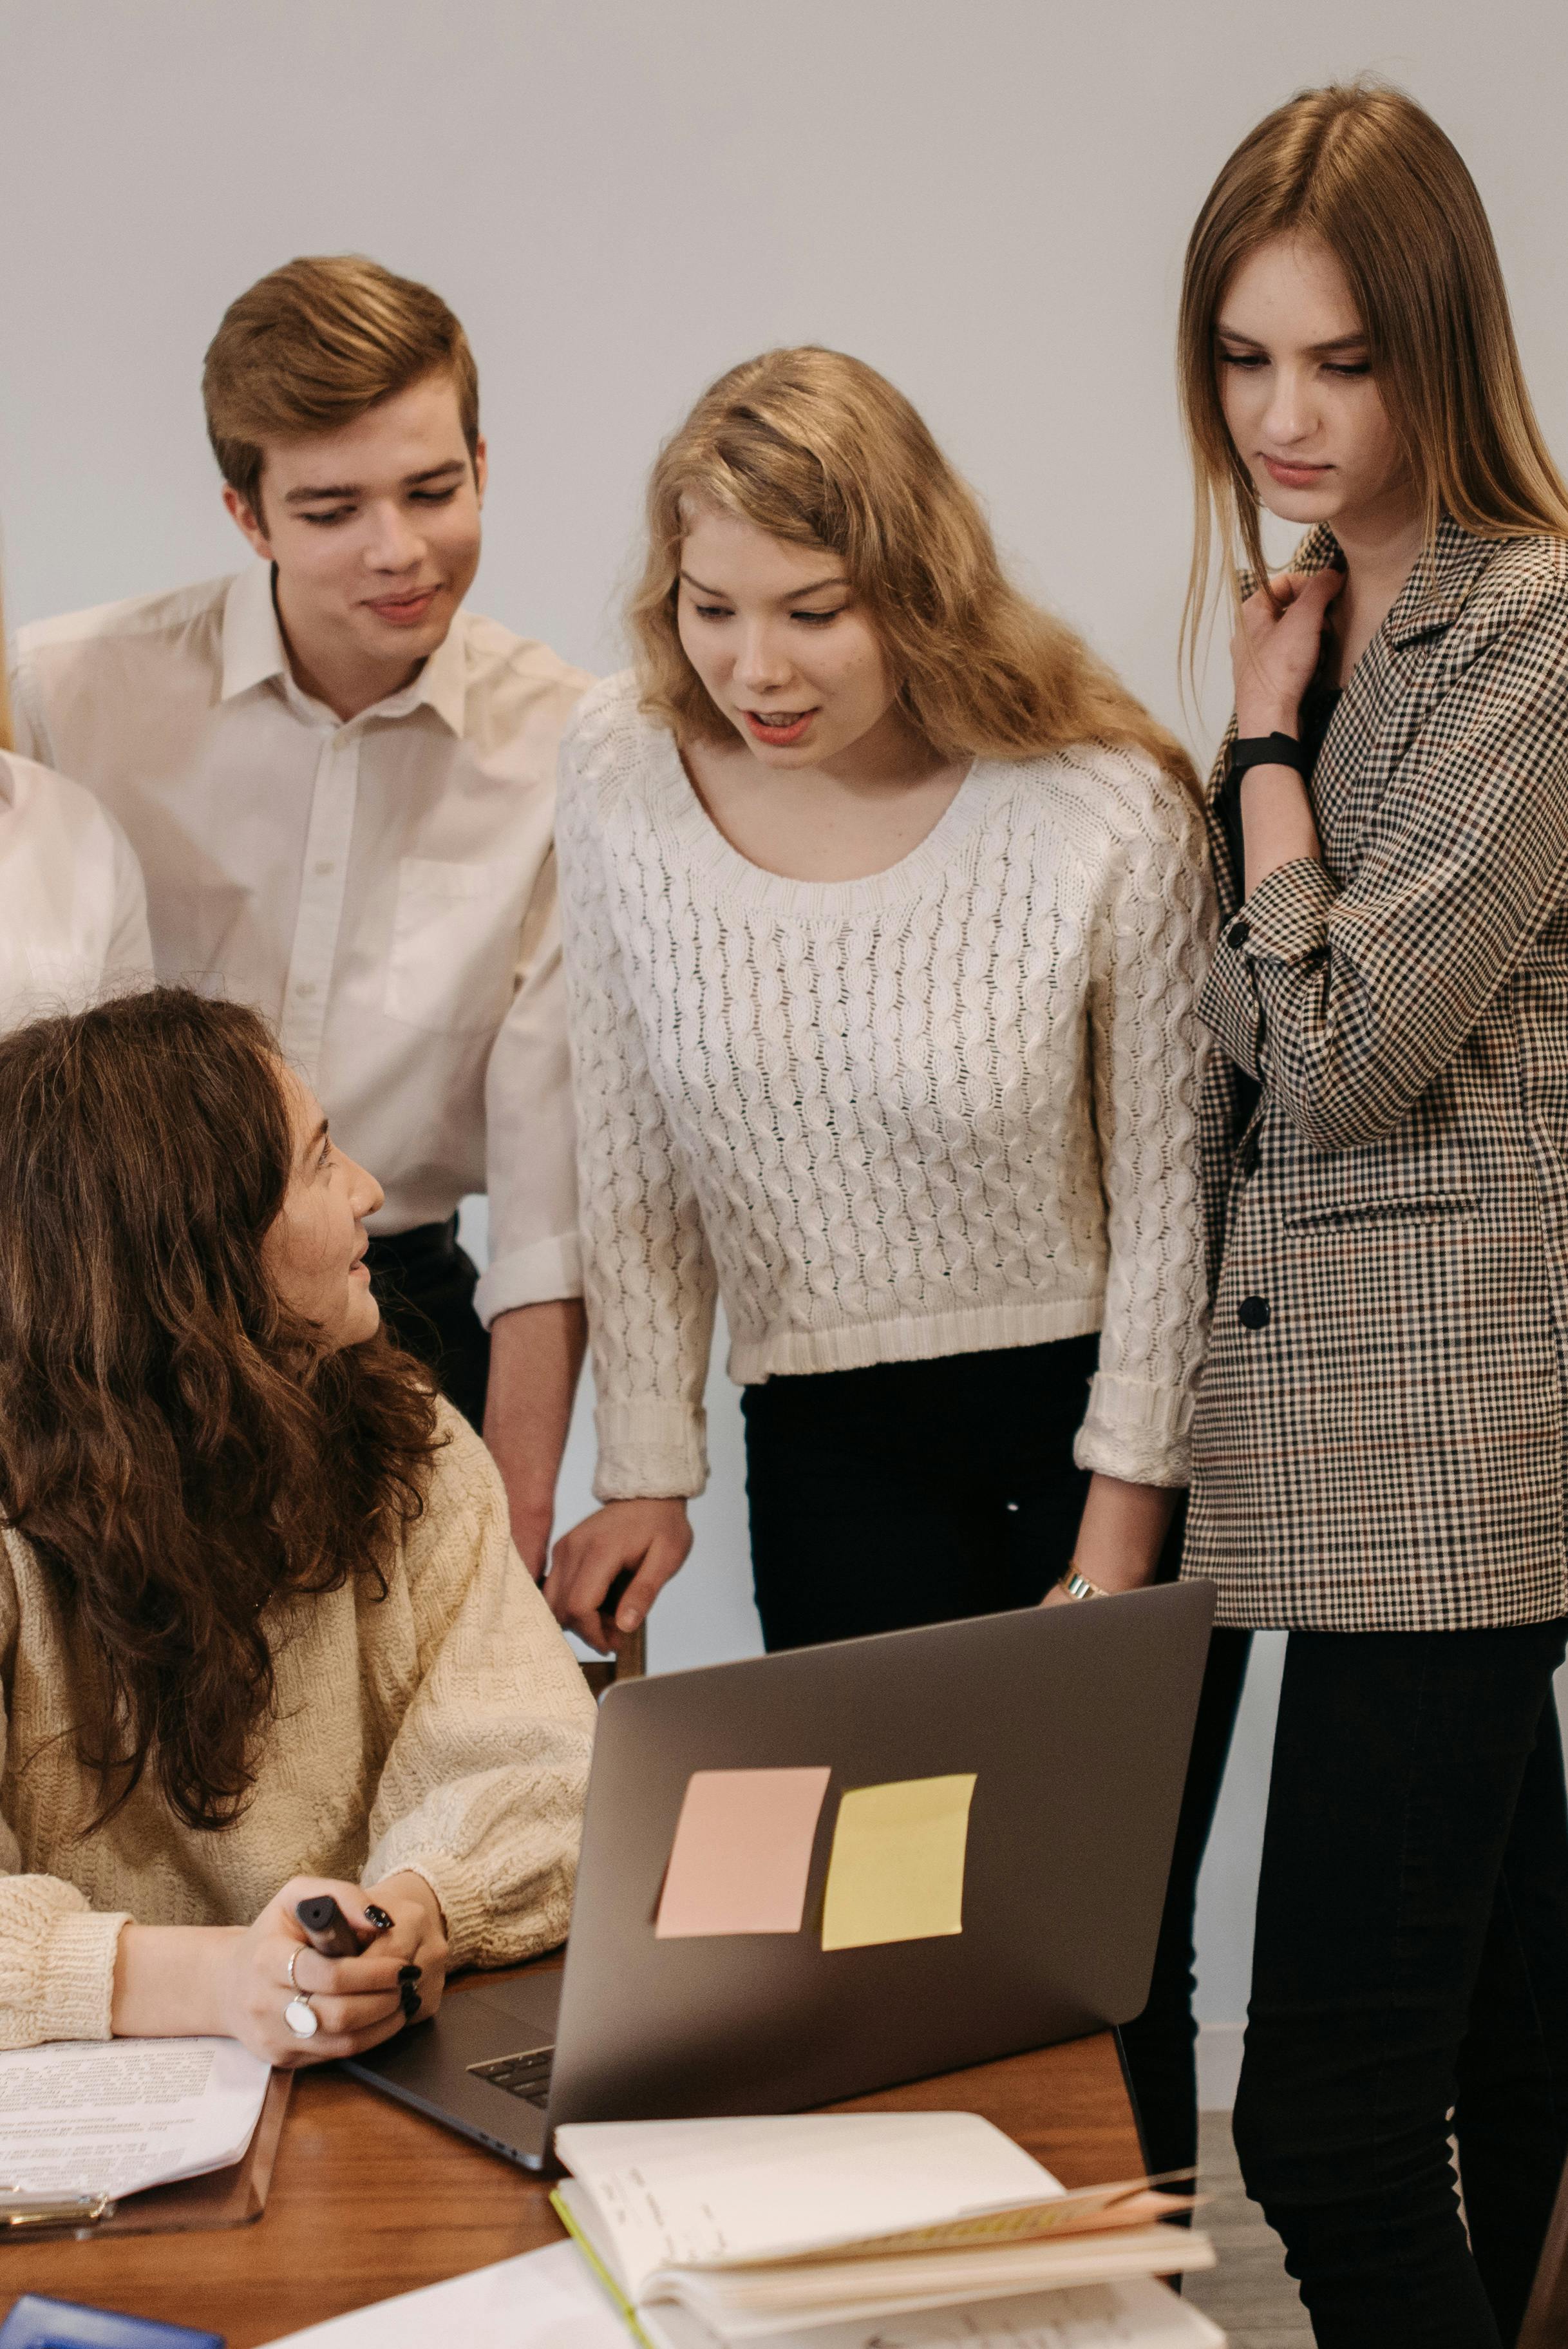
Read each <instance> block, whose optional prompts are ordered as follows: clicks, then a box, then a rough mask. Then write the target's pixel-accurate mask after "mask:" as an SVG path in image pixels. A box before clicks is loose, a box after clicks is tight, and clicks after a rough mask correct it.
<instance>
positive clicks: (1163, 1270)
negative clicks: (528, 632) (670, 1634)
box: [547, 348, 1209, 1648]
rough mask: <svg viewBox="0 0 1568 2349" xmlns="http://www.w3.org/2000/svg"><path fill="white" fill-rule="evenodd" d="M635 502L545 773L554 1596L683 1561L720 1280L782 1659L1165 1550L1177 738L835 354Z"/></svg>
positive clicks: (628, 1596) (1201, 943) (1177, 1279)
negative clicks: (563, 1216) (570, 1371)
mask: <svg viewBox="0 0 1568 2349" xmlns="http://www.w3.org/2000/svg"><path fill="white" fill-rule="evenodd" d="M649 523H650V533H649V547H648V554H647V563H646V568H645V574H644V576H643V580H642V583H641V585H640V587H639V589H638V590H637V592H636V594H635V596H634V601H633V605H632V613H631V617H632V624H633V632H634V638H635V644H636V653H637V666H636V669H635V671H634V673H633V674H631V675H629V676H626V677H623V678H613V679H611V680H610V681H609V682H608V683H607V684H605V685H603V686H601V687H600V688H598V689H597V690H596V691H595V692H593V693H592V694H591V695H590V696H589V697H588V698H587V699H586V701H585V702H584V703H583V707H582V709H581V711H580V713H579V716H578V718H577V719H576V721H575V722H574V725H573V729H572V730H571V731H570V733H569V734H568V736H567V738H566V742H565V745H564V749H563V753H562V781H561V801H560V815H559V832H558V846H559V854H560V859H561V869H562V892H563V905H564V908H565V915H566V929H567V937H566V953H567V966H568V983H569V989H570V997H571V1004H572V1022H573V1058H574V1066H575V1078H576V1086H577V1102H578V1113H579V1133H580V1142H579V1150H580V1161H581V1165H580V1172H581V1180H582V1191H583V1210H582V1212H583V1232H584V1238H585V1242H586V1246H587V1253H588V1275H587V1288H588V1299H589V1308H590V1321H591V1326H592V1330H593V1349H594V1373H595V1382H596V1386H597V1391H598V1432H599V1465H598V1476H597V1483H596V1488H595V1489H596V1491H597V1493H598V1495H599V1496H600V1498H601V1499H602V1501H603V1504H604V1506H603V1508H602V1509H600V1510H599V1511H598V1513H597V1514H596V1515H595V1516H592V1517H589V1518H588V1519H586V1520H585V1521H584V1522H583V1524H582V1525H580V1526H576V1527H575V1528H573V1531H572V1532H570V1533H568V1534H567V1535H566V1536H565V1537H563V1538H562V1540H561V1541H560V1542H559V1543H558V1544H557V1546H556V1549H555V1554H554V1560H553V1565H552V1574H551V1578H550V1581H549V1584H548V1587H547V1595H548V1596H549V1597H550V1598H551V1599H552V1604H553V1605H554V1607H555V1610H556V1612H557V1614H558V1615H559V1616H560V1617H561V1619H562V1620H563V1621H565V1622H567V1623H569V1624H570V1625H571V1626H572V1627H573V1629H574V1630H578V1631H580V1632H582V1633H583V1635H584V1636H585V1637H587V1638H589V1639H590V1640H596V1641H597V1642H599V1643H600V1644H603V1643H606V1642H607V1641H609V1640H611V1639H613V1637H614V1634H615V1633H616V1632H617V1631H619V1632H621V1633H624V1632H626V1631H629V1630H633V1629H634V1627H635V1625H636V1624H637V1623H638V1622H639V1621H640V1620H641V1619H643V1617H644V1615H645V1613H646V1610H647V1608H648V1606H649V1604H650V1603H651V1601H652V1599H654V1597H655V1594H656V1592H657V1591H658V1590H659V1589H660V1588H661V1587H662V1586H663V1585H664V1583H665V1581H667V1579H668V1578H669V1577H670V1576H671V1575H672V1574H673V1573H674V1572H675V1571H676V1568H678V1567H679V1565H680V1564H681V1562H682V1560H683V1559H684V1557H685V1556H686V1551H687V1549H688V1547H689V1545H690V1538H691V1537H690V1533H689V1529H688V1526H687V1523H686V1496H688V1495H691V1494H694V1493H696V1492H699V1491H700V1490H701V1488H702V1485H703V1482H704V1477H705V1474H706V1462H705V1457H704V1432H703V1414H702V1394H703V1388H704V1382H705V1377H706V1371H707V1350H708V1343H709V1336H710V1330H711V1327H712V1320H713V1313H714V1305H715V1299H716V1297H722V1299H723V1301H724V1306H725V1310H726V1313H727V1319H728V1323H729V1330H730V1337H731V1352H730V1370H731V1373H732V1375H733V1376H734V1377H735V1378H736V1379H737V1380H738V1381H740V1383H741V1384H742V1385H743V1386H744V1388H745V1397H744V1410H745V1414H746V1421H747V1452H748V1495H749V1501H750V1511H751V1535H752V1557H753V1568H754V1576H755V1587H756V1593H757V1599H758V1609H759V1611H760V1614H761V1619H762V1625H763V1631H764V1635H765V1638H766V1640H767V1642H768V1645H769V1647H770V1648H785V1647H792V1646H797V1645H800V1644H804V1643H807V1642H810V1641H812V1640H822V1639H832V1638H839V1637H845V1636H851V1635H854V1634H858V1633H862V1632H872V1631H879V1630H889V1629H892V1628H894V1627H897V1626H901V1625H905V1624H913V1623H922V1622H931V1621H934V1620H938V1619H946V1618H953V1617H957V1616H964V1615H972V1614H977V1613H983V1612H987V1611H992V1610H995V1609H1001V1608H1006V1607H1008V1606H1020V1605H1024V1604H1027V1603H1032V1602H1033V1601H1035V1600H1037V1599H1041V1598H1042V1597H1043V1596H1045V1595H1047V1593H1048V1594H1050V1595H1052V1596H1055V1597H1067V1596H1071V1595H1081V1594H1082V1593H1083V1592H1084V1590H1085V1588H1086V1586H1090V1585H1092V1586H1093V1587H1094V1588H1098V1589H1100V1590H1105V1591H1110V1590H1119V1589H1123V1588H1129V1587H1130V1586H1132V1585H1135V1584H1139V1583H1141V1582H1144V1581H1147V1580H1148V1579H1149V1578H1150V1577H1151V1576H1152V1575H1153V1573H1154V1571H1155V1568H1156V1562H1157V1559H1158V1557H1159V1553H1160V1550H1161V1544H1162V1541H1163V1539H1164V1537H1165V1535H1166V1531H1167V1527H1168V1526H1169V1523H1170V1519H1171V1513H1172V1507H1173V1505H1174V1502H1175V1499H1176V1495H1177V1492H1178V1489H1179V1488H1180V1487H1181V1485H1184V1484H1185V1482H1186V1479H1187V1430H1188V1423H1189V1418H1190V1413H1191V1393H1192V1385H1193V1380H1194V1377H1195V1373H1196V1371H1197V1367H1198V1361H1199V1353H1200V1348H1201V1344H1202V1287H1203V1283H1202V1261H1201V1250H1200V1239H1199V1227H1198V1216H1197V1204H1196V1186H1195V1182H1194V1174H1193V1165H1192V1157H1193V1098H1194V1084H1195V1075H1196V1068H1195V1040H1194V1030H1193V1022H1192V1019H1191V1006H1192V996H1193V990H1194V987H1195V984H1196V982H1197V980H1198V978H1199V976H1200V973H1201V969H1202V963H1203V960H1204V953H1205V947H1206V941H1207V935H1208V925H1209V903H1208V894H1207V887H1206V882H1205V878H1204V867H1203V862H1202V851H1201V847H1200V836H1199V825H1198V818H1197V813H1196V808H1195V802H1194V788H1193V784H1192V778H1191V772H1190V770H1189V769H1188V766H1187V762H1186V761H1185V760H1184V759H1183V757H1182V755H1181V751H1180V750H1178V748H1177V746H1176V744H1175V743H1174V741H1173V740H1171V738H1170V737H1169V736H1168V735H1167V734H1166V733H1165V732H1164V731H1163V730H1161V728H1160V727H1159V726H1157V725H1156V724H1155V723H1154V721H1153V720H1152V719H1150V717H1149V716H1148V714H1147V713H1146V712H1145V711H1144V710H1143V709H1140V707H1139V706H1138V704H1137V703H1136V702H1135V701H1134V700H1133V699H1132V698H1131V697H1130V695H1129V694H1128V693H1127V692H1126V691H1125V690H1124V689H1123V688H1121V687H1120V686H1119V683H1118V682H1117V680H1116V679H1115V678H1113V677H1112V676H1110V675H1109V673H1108V672H1107V671H1106V670H1105V669H1103V668H1102V667H1099V664H1098V663H1096V662H1095V661H1094V660H1093V659H1092V658H1091V657H1090V656H1089V654H1088V651H1087V650H1086V649H1085V647H1084V646H1083V645H1082V644H1081V643H1080V642H1079V640H1078V638H1077V637H1076V636H1073V635H1072V633H1071V632H1070V631H1069V630H1068V629H1067V628H1066V627H1064V626H1062V625H1061V624H1060V623H1059V622H1058V621H1057V620H1054V619H1052V618H1050V617H1048V616H1047V615H1046V614H1045V613H1043V612H1041V611H1039V610H1037V608H1035V607H1034V606H1033V605H1029V604H1028V603H1026V601H1025V599H1024V598H1023V597H1022V596H1021V595H1019V594H1018V593H1017V592H1016V590H1015V589H1014V588H1013V587H1012V586H1010V585H1009V584H1008V583H1007V581H1006V578H1005V577H1004V575H1003V574H1002V571H1001V569H1000V566H999V564H998V562H997V558H996V554H995V548H994V546H993V543H992V541H991V537H990V533H989V531H988V530H987V528H986V525H985V522H984V520H983V518H982V516H981V514H980V512H979V510H978V508H977V506H976V504H975V500H974V498H973V496H972V495H971V494H970V492H968V491H967V490H966V489H965V486H964V485H963V483H962V482H961V481H959V480H958V479H957V478H956V476H955V475H954V472H953V471H952V470H951V468H950V467H949V466H948V465H947V463H946V462H945V460H944V458H943V456H942V454H941V452H940V451H939V450H937V448H936V447H935V445H934V442H933V441H932V440H931V437H930V435H929V433H928V432H927V431H926V429H925V428H924V426H923V424H922V422H921V420H920V419H919V417H918V416H917V415H916V414H915V413H914V411H913V409H912V408H911V407H910V405H909V403H908V401H907V400H905V399H904V398H902V397H901V395H900V394H899V393H898V392H897V391H895V390H894V389H893V388H892V386H891V385H890V384H888V383H886V382H885V381H883V379H882V378H881V377H880V376H878V375H876V374H875V373H873V371H872V369H871V368H870V367H865V366H863V365H861V363H860V362H859V361H857V360H855V359H851V358H847V357H842V356H841V355H839V354H838V353H835V352H832V351H826V350H819V349H810V348H808V349H800V350H790V351H776V352H773V353H771V354H769V356H767V357H762V358H759V359H755V360H752V361H750V362H749V363H748V364H747V365H745V366H742V367H737V368H736V369H734V370H733V372H732V373H730V374H729V375H727V376H726V377H724V378H722V379H721V380H720V381H719V382H718V383H717V384H716V385H714V387H713V388H712V389H711V390H710V391H709V392H708V393H707V395H706V396H705V398H703V399H702V400H701V401H699V403H698V405H697V407H696V409H695V410H694V412H693V414H692V415H691V417H690V418H689V419H688V420H687V421H686V424H685V425H684V426H683V427H682V428H681V429H680V430H679V431H678V432H677V433H676V435H675V437H674V439H673V440H671V442H670V443H669V445H668V446H667V447H666V448H665V450H664V452H663V454H662V455H661V457H660V459H659V460H658V463H657V465H656V467H655V471H654V475H653V480H652V484H651V488H650V492H649ZM1075 1570H1076V1572H1075ZM628 1573H629V1574H630V1577H631V1579H630V1581H629V1584H626V1583H623V1586H622V1588H621V1592H620V1595H619V1597H618V1599H614V1600H613V1599H611V1598H610V1593H611V1590H612V1586H613V1585H614V1584H615V1582H616V1579H617V1578H618V1577H624V1576H626V1575H627V1574H628ZM1064 1577H1066V1579H1065V1580H1064V1579H1063V1578H1064ZM611 1607H613V1608H614V1613H613V1615H612V1613H610V1612H609V1611H607V1609H609V1608H611Z"/></svg>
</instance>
